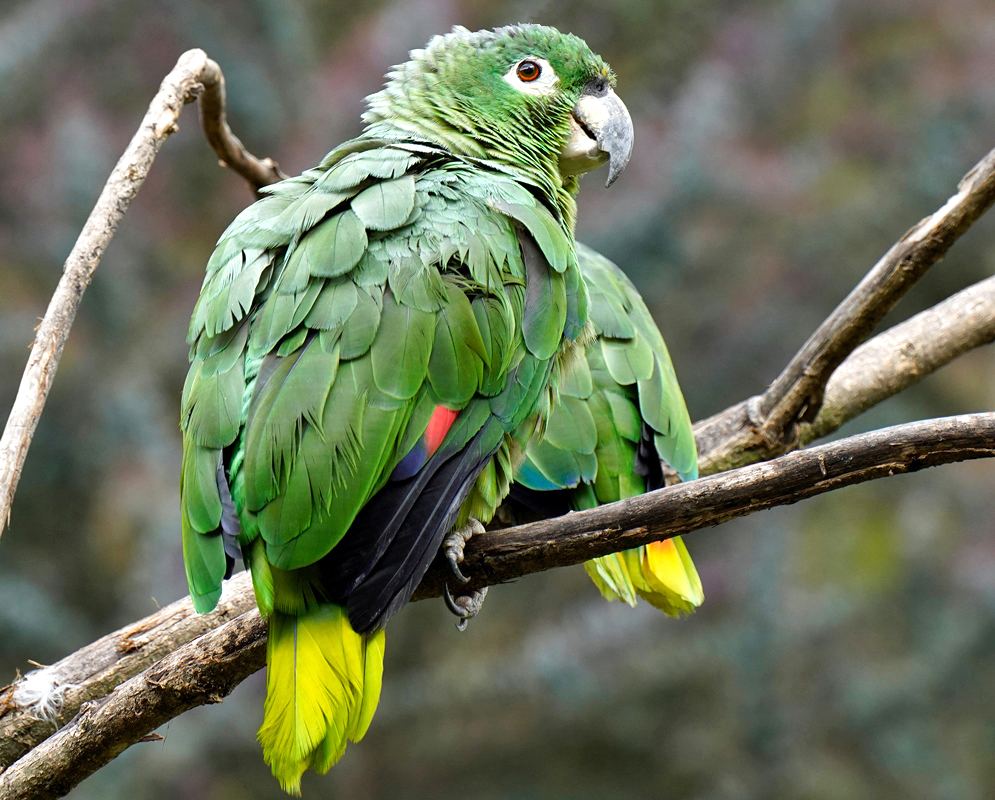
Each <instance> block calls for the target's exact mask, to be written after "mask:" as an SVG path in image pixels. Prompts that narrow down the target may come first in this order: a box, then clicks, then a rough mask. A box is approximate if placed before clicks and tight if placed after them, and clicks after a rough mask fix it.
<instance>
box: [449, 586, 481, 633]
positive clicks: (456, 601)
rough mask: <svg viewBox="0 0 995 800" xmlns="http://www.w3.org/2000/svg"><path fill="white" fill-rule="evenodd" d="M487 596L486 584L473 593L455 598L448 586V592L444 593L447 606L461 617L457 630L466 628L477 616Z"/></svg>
mask: <svg viewBox="0 0 995 800" xmlns="http://www.w3.org/2000/svg"><path fill="white" fill-rule="evenodd" d="M485 597H487V587H486V586H485V587H484V588H483V589H481V590H479V591H475V592H473V593H472V594H461V595H460V596H459V597H455V598H454V597H453V596H452V594H451V593H450V591H449V586H448V585H447V586H446V593H445V595H444V598H445V600H446V607H447V608H448V609H449V610H450V611H452V612H453V613H454V614H455V615H456V616H457V617H459V622H457V623H456V628H457V630H460V631H465V630H466V626H467V623H468V622H469V621H470V620H471V619H473V618H474V617H475V616H477V614H478V613H479V612H480V609H481V608H482V607H483V605H484V598H485Z"/></svg>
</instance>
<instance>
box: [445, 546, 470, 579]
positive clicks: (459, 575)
mask: <svg viewBox="0 0 995 800" xmlns="http://www.w3.org/2000/svg"><path fill="white" fill-rule="evenodd" d="M446 561H448V562H449V569H450V571H451V572H452V573H453V577H454V578H456V580H458V581H459V582H460V583H469V582H470V579H469V578H468V577H466V575H464V574H463V572H462V570H461V569H460V568H459V561H457V560H456V555H455V554H454V553H452V552H450V551H449V550H446Z"/></svg>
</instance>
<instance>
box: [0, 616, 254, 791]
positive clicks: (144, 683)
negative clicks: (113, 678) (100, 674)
mask: <svg viewBox="0 0 995 800" xmlns="http://www.w3.org/2000/svg"><path fill="white" fill-rule="evenodd" d="M265 662H266V625H265V623H264V622H263V621H262V620H261V619H260V618H259V612H258V611H254V610H253V611H250V612H248V613H247V614H243V615H242V616H240V617H238V618H237V619H235V620H232V621H231V622H229V623H227V624H226V625H223V626H222V627H220V628H217V629H216V630H213V631H211V632H210V633H206V634H204V635H203V636H201V637H200V638H199V639H196V640H195V641H193V642H190V643H189V644H186V645H184V646H183V647H181V648H180V649H179V650H177V651H176V652H174V653H172V654H170V655H168V656H166V657H165V658H164V659H162V661H160V662H159V663H158V664H156V665H155V666H153V667H150V668H149V669H147V670H146V671H145V672H143V673H142V674H141V675H138V676H136V677H134V678H132V679H131V680H129V681H127V682H126V683H123V684H121V685H120V686H119V687H118V688H117V689H115V690H114V691H113V692H111V694H110V695H108V696H107V698H106V699H104V700H101V701H91V702H89V703H87V704H86V705H85V706H84V707H83V708H81V709H80V712H79V714H78V715H77V716H76V718H75V719H74V720H73V721H72V722H70V723H69V724H68V725H67V726H66V727H64V728H63V729H62V730H60V731H59V732H58V733H56V734H55V735H54V736H51V737H50V738H49V739H47V740H46V741H45V742H44V743H42V744H41V745H39V746H38V747H36V748H35V749H34V750H32V751H31V752H30V753H28V754H27V755H26V756H24V757H23V758H22V759H20V760H19V761H17V762H16V763H15V764H14V765H13V766H12V767H11V768H10V769H8V770H7V771H6V772H4V773H3V774H2V775H0V797H3V798H4V800H20V799H21V798H24V800H27V798H32V799H33V800H37V799H38V798H49V797H62V796H64V795H66V794H68V793H69V791H70V790H71V789H72V788H73V787H74V786H75V785H76V784H78V783H79V782H80V781H81V780H83V778H85V777H87V776H88V775H91V774H93V773H94V772H96V770H98V769H100V767H102V766H104V764H106V763H107V762H109V761H110V760H111V759H113V758H115V757H116V756H118V755H119V754H120V753H122V752H124V751H125V750H126V749H127V748H128V747H130V746H131V745H132V744H134V743H135V742H138V741H140V740H141V739H142V738H143V737H145V736H146V735H147V734H148V733H150V732H152V731H153V730H155V729H156V728H158V727H159V726H160V725H162V724H163V723H165V722H168V721H169V720H170V719H172V718H173V717H176V716H179V715H180V714H182V713H183V712H184V711H188V710H189V709H191V708H193V707H195V706H200V705H204V704H205V703H220V702H221V700H222V699H223V698H224V697H226V696H227V695H228V694H229V693H230V692H231V690H232V689H234V688H235V687H236V686H237V685H238V684H239V683H241V682H242V681H243V680H245V679H246V678H247V677H249V675H251V674H252V673H253V672H255V671H256V670H258V669H262V667H263V665H264V664H265Z"/></svg>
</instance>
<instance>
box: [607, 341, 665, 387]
mask: <svg viewBox="0 0 995 800" xmlns="http://www.w3.org/2000/svg"><path fill="white" fill-rule="evenodd" d="M601 352H602V353H603V355H604V357H605V364H607V365H608V371H609V372H610V373H611V376H612V378H614V379H615V380H616V381H617V382H618V383H620V384H621V385H623V386H628V385H630V384H633V383H635V382H636V381H641V380H646V379H648V378H649V377H650V376H651V375H652V374H653V367H654V365H655V364H656V359H655V358H654V357H653V350H652V349H651V348H650V346H649V343H648V342H647V341H646V340H645V339H644V338H642V337H636V338H634V339H628V340H619V339H602V340H601Z"/></svg>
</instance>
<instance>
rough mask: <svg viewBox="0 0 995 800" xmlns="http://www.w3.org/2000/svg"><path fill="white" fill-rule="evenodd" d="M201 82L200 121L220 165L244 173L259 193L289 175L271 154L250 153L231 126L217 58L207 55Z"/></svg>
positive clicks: (222, 78) (240, 173) (243, 175)
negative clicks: (259, 155) (269, 155)
mask: <svg viewBox="0 0 995 800" xmlns="http://www.w3.org/2000/svg"><path fill="white" fill-rule="evenodd" d="M200 83H201V84H202V85H203V87H204V92H203V94H201V96H200V124H201V127H202V128H203V129H204V136H206V137H207V142H208V144H210V145H211V149H212V150H214V152H215V153H216V154H217V156H218V158H219V159H220V164H221V166H222V167H228V168H229V169H231V170H232V171H233V172H235V173H237V174H238V175H241V176H242V177H243V178H245V180H247V181H248V182H249V185H250V186H251V187H252V188H253V189H255V190H256V192H257V193H258V191H259V190H260V189H262V188H263V187H264V186H269V185H270V184H271V183H276V182H277V181H282V180H283V179H284V178H286V177H288V176H287V175H285V174H284V173H283V172H282V171H281V170H280V167H279V165H277V163H276V162H275V161H274V160H273V159H272V158H263V159H258V158H256V157H255V156H254V155H252V153H249V152H248V151H247V150H246V149H245V147H244V146H243V145H242V142H241V141H239V138H238V137H237V136H236V135H235V134H234V133H232V131H231V128H229V127H228V120H227V114H226V112H225V108H226V103H225V76H224V75H223V74H222V72H221V67H219V66H218V65H217V63H216V62H214V61H212V60H211V59H207V63H206V65H205V67H204V69H203V71H202V72H201V74H200Z"/></svg>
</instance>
